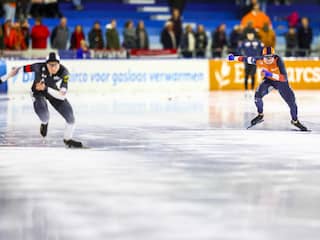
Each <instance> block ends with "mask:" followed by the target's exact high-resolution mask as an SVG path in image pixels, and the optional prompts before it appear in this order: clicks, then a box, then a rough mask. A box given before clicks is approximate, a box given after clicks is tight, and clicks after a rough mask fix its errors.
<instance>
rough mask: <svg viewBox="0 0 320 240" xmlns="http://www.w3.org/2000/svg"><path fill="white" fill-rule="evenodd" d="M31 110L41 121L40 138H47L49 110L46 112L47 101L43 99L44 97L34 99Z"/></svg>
mask: <svg viewBox="0 0 320 240" xmlns="http://www.w3.org/2000/svg"><path fill="white" fill-rule="evenodd" d="M33 108H34V111H35V113H36V114H37V115H38V117H39V119H40V121H41V125H40V134H41V136H42V137H45V136H47V131H48V121H49V110H48V104H47V100H46V99H45V97H43V96H36V97H34V98H33Z"/></svg>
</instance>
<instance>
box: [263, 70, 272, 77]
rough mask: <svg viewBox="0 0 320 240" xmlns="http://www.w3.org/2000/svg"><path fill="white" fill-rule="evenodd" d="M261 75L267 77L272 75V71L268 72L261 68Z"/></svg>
mask: <svg viewBox="0 0 320 240" xmlns="http://www.w3.org/2000/svg"><path fill="white" fill-rule="evenodd" d="M261 75H262V77H266V78H269V77H272V72H269V71H267V70H265V69H262V71H261Z"/></svg>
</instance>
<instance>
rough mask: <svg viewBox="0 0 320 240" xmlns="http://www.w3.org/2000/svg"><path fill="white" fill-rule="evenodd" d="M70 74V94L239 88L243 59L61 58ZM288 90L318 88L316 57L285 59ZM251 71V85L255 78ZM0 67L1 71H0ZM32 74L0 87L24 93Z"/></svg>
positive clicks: (319, 71)
mask: <svg viewBox="0 0 320 240" xmlns="http://www.w3.org/2000/svg"><path fill="white" fill-rule="evenodd" d="M34 62H35V60H32V61H30V60H8V61H7V62H3V61H0V73H1V75H3V74H5V72H6V69H11V68H12V67H14V66H22V65H25V64H31V63H34ZM62 64H63V65H65V66H66V67H67V68H68V69H69V71H70V73H71V77H70V85H69V91H70V92H75V93H91V92H94V93H106V94H107V93H110V92H145V91H147V92H152V91H156V92H161V91H165V92H173V93H179V92H183V91H208V89H209V90H211V91H215V90H243V88H244V86H243V85H244V84H243V79H244V64H243V63H241V62H228V61H225V60H221V59H219V60H207V59H202V60H200V59H191V60H189V59H187V60H186V59H144V60H142V59H136V60H64V61H63V62H62ZM285 65H286V68H287V72H288V78H289V82H290V85H291V87H292V88H293V89H306V90H307V89H320V64H319V61H318V60H291V59H285ZM260 70H261V69H258V70H257V75H256V79H257V84H258V83H259V82H261V77H260V74H259V72H260ZM1 71H2V72H1ZM33 79H34V75H33V73H25V74H22V73H21V72H20V73H19V74H18V75H17V76H16V77H14V78H13V79H11V80H10V81H9V82H8V85H7V84H1V85H0V91H1V92H8V93H10V94H15V93H21V92H23V93H27V92H30V88H31V84H32V81H33Z"/></svg>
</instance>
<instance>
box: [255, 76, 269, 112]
mask: <svg viewBox="0 0 320 240" xmlns="http://www.w3.org/2000/svg"><path fill="white" fill-rule="evenodd" d="M270 89H271V85H270V84H269V83H268V82H266V81H264V82H262V83H261V84H260V85H259V87H258V89H257V91H256V93H255V94H254V102H255V104H256V107H257V110H258V113H259V114H262V113H263V101H262V98H263V97H264V96H265V95H266V94H268V93H269V91H270Z"/></svg>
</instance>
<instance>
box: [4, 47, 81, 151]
mask: <svg viewBox="0 0 320 240" xmlns="http://www.w3.org/2000/svg"><path fill="white" fill-rule="evenodd" d="M21 68H23V71H24V72H34V73H35V79H34V81H33V84H32V87H31V90H32V96H33V107H34V110H35V112H36V114H37V115H38V117H39V119H40V121H41V125H40V134H41V136H42V137H46V136H47V131H48V122H49V110H48V104H47V102H48V101H49V103H50V104H51V105H52V106H53V107H54V108H55V109H56V110H57V111H58V112H59V113H60V114H61V115H62V117H63V118H64V119H65V120H66V128H65V132H64V143H65V144H66V146H67V147H70V148H82V147H83V145H82V143H81V142H78V141H75V140H73V139H72V135H73V132H74V125H75V118H74V114H73V110H72V106H71V105H70V103H69V101H68V100H67V98H66V93H67V89H68V81H69V71H68V70H67V68H66V67H65V66H63V65H62V64H60V57H59V55H58V54H56V53H55V52H50V53H49V55H48V56H47V58H46V61H45V62H38V63H34V64H29V65H25V66H22V67H18V68H14V69H12V70H11V71H10V72H9V73H8V75H7V77H5V78H2V79H0V83H1V81H5V80H7V79H8V78H10V77H13V76H15V75H16V74H17V73H18V71H19V70H20V69H21Z"/></svg>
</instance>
